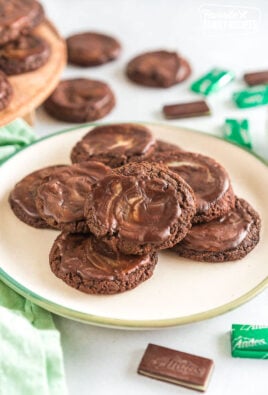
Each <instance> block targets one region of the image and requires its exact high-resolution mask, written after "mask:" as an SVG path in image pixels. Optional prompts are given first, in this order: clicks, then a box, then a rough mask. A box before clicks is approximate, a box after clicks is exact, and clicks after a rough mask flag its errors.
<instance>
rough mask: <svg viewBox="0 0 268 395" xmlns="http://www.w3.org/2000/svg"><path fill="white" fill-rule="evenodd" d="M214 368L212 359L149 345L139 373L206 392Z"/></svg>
mask: <svg viewBox="0 0 268 395" xmlns="http://www.w3.org/2000/svg"><path fill="white" fill-rule="evenodd" d="M213 367H214V362H213V361H212V360H211V359H208V358H203V357H199V356H197V355H193V354H187V353H184V352H181V351H176V350H172V349H170V348H166V347H161V346H157V345H155V344H149V345H148V346H147V349H146V351H145V353H144V355H143V357H142V360H141V362H140V365H139V367H138V373H140V374H142V375H145V376H149V377H152V378H154V379H158V380H162V381H167V382H170V383H173V384H177V385H181V386H183V387H187V388H192V389H195V390H198V391H205V390H206V388H207V385H208V382H209V378H210V376H211V373H212V370H213Z"/></svg>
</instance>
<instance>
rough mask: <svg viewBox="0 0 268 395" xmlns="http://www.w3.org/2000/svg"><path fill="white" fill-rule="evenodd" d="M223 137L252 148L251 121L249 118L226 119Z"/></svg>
mask: <svg viewBox="0 0 268 395" xmlns="http://www.w3.org/2000/svg"><path fill="white" fill-rule="evenodd" d="M223 137H224V138H225V139H226V140H229V141H232V142H234V143H236V144H239V145H241V146H242V147H246V148H249V149H251V148H252V141H251V135H250V132H249V122H248V120H247V119H242V120H237V119H226V120H225V123H224V127H223Z"/></svg>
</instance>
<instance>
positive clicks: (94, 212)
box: [85, 162, 195, 255]
mask: <svg viewBox="0 0 268 395" xmlns="http://www.w3.org/2000/svg"><path fill="white" fill-rule="evenodd" d="M194 214H195V198H194V194H193V191H192V189H191V188H190V187H189V185H188V184H186V182H184V181H183V180H182V178H181V177H179V176H178V175H177V174H176V173H174V172H172V171H170V170H169V169H168V168H167V167H165V166H163V165H159V164H157V163H156V164H154V163H147V162H141V163H128V164H127V165H125V166H122V167H119V168H117V169H113V170H112V172H111V174H110V175H108V176H106V177H104V178H103V179H102V180H101V181H100V182H98V183H97V184H95V185H94V186H93V187H92V191H91V192H90V193H89V195H88V198H87V200H86V203H85V216H86V218H87V224H88V227H89V229H90V231H91V232H92V233H93V234H94V235H95V236H96V237H97V238H101V239H102V240H103V241H104V242H105V243H106V244H107V245H109V248H111V249H112V250H113V251H120V252H122V253H124V254H137V255H143V254H147V253H150V252H152V251H157V250H162V249H165V248H170V247H172V246H173V245H174V244H176V243H178V241H179V240H181V239H182V238H183V237H184V236H185V235H186V233H187V232H188V230H189V228H190V227H191V220H192V217H193V216H194Z"/></svg>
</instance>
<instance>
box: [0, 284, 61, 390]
mask: <svg viewBox="0 0 268 395" xmlns="http://www.w3.org/2000/svg"><path fill="white" fill-rule="evenodd" d="M0 394H1V395H65V394H67V389H66V384H65V376H64V367H63V356H62V349H61V344H60V334H59V332H58V330H57V329H56V328H55V326H54V323H53V320H52V316H51V314H50V313H49V312H47V311H45V310H44V309H42V308H41V307H38V306H36V305H35V304H33V303H32V302H30V301H28V300H26V299H25V298H23V297H22V296H20V295H18V294H17V293H16V292H14V291H13V290H12V289H10V288H9V287H7V286H6V285H5V284H4V283H3V282H1V281H0Z"/></svg>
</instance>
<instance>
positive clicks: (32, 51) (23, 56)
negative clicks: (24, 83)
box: [0, 34, 50, 75]
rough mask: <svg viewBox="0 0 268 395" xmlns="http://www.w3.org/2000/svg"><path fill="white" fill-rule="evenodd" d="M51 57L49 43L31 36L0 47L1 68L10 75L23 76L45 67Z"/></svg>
mask: <svg viewBox="0 0 268 395" xmlns="http://www.w3.org/2000/svg"><path fill="white" fill-rule="evenodd" d="M49 55H50V47H49V45H48V43H47V42H46V41H45V40H43V39H42V38H41V37H38V36H34V35H31V34H28V35H25V36H20V37H18V38H17V39H16V41H12V42H10V43H7V44H5V45H4V46H2V47H0V68H1V69H2V70H3V71H4V72H5V73H6V74H8V75H13V74H22V73H26V72H28V71H33V70H36V69H38V68H39V67H41V66H43V64H45V63H46V61H47V60H48V58H49Z"/></svg>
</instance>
